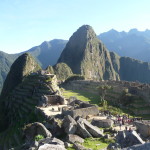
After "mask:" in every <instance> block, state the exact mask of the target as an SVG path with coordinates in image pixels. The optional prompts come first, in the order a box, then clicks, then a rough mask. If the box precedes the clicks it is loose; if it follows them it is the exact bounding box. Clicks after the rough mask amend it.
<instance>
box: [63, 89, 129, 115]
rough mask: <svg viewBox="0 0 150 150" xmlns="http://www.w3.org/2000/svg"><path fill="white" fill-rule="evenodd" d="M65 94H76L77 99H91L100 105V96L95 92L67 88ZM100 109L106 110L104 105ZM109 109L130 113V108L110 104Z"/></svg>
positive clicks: (112, 111)
mask: <svg viewBox="0 0 150 150" xmlns="http://www.w3.org/2000/svg"><path fill="white" fill-rule="evenodd" d="M63 96H64V97H65V98H69V97H71V96H75V97H76V98H77V99H79V100H82V101H89V102H90V103H91V104H97V105H98V106H99V103H100V96H99V95H95V94H93V93H88V92H85V91H82V90H80V91H79V90H73V91H72V90H65V89H63ZM99 109H100V110H104V108H103V107H102V106H99ZM107 109H108V110H109V111H110V112H111V113H112V114H113V115H116V114H124V113H129V110H127V109H120V108H118V107H114V106H111V105H109V104H108V106H107Z"/></svg>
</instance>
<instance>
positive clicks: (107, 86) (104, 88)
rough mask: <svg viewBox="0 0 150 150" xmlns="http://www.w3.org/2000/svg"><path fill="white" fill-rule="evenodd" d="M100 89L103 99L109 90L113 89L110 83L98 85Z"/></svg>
mask: <svg viewBox="0 0 150 150" xmlns="http://www.w3.org/2000/svg"><path fill="white" fill-rule="evenodd" d="M98 89H99V91H100V95H101V100H102V101H103V100H105V96H106V94H107V91H108V90H110V89H112V87H111V86H110V85H107V84H105V85H101V86H99V87H98Z"/></svg>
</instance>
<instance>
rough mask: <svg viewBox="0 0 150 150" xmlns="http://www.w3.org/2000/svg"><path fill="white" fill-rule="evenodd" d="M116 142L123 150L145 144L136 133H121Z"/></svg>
mask: <svg viewBox="0 0 150 150" xmlns="http://www.w3.org/2000/svg"><path fill="white" fill-rule="evenodd" d="M116 141H117V143H119V144H120V146H121V147H122V148H125V147H129V146H133V145H136V144H144V143H145V142H144V141H143V140H142V139H141V137H140V136H139V135H138V134H137V132H136V131H119V132H118V135H117V136H116Z"/></svg>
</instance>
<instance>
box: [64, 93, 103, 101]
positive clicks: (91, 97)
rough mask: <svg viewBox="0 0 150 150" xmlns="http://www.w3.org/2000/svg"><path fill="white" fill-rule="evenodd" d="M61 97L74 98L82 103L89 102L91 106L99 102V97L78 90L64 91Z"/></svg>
mask: <svg viewBox="0 0 150 150" xmlns="http://www.w3.org/2000/svg"><path fill="white" fill-rule="evenodd" d="M63 95H64V96H65V97H66V98H69V97H71V96H75V97H76V98H77V99H79V100H82V101H90V103H93V104H99V102H100V96H98V95H95V94H92V93H88V92H84V91H79V90H74V91H72V90H64V92H63Z"/></svg>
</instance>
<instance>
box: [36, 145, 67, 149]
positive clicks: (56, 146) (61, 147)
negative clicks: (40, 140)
mask: <svg viewBox="0 0 150 150" xmlns="http://www.w3.org/2000/svg"><path fill="white" fill-rule="evenodd" d="M38 150H66V149H65V147H63V146H62V145H54V144H44V145H42V146H40V147H39V149H38Z"/></svg>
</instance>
